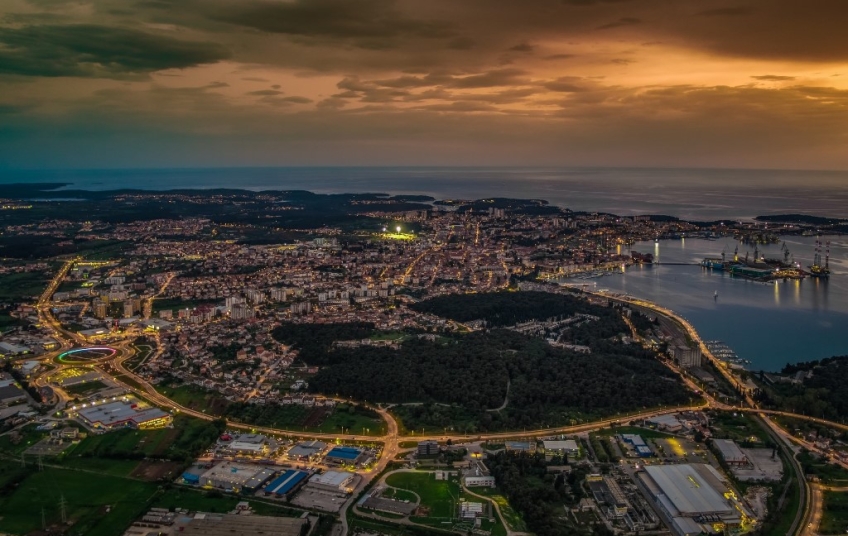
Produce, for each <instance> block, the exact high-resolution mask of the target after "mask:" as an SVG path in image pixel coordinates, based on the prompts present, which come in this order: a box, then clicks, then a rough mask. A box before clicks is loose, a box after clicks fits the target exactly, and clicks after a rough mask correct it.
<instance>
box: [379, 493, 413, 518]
mask: <svg viewBox="0 0 848 536" xmlns="http://www.w3.org/2000/svg"><path fill="white" fill-rule="evenodd" d="M382 496H383V497H385V498H386V499H394V500H396V501H409V502H411V503H414V502H418V496H417V495H415V494H414V493H413V492H411V491H407V490H405V489H397V488H388V489H386V490H385V491H383V495H382ZM401 517H403V516H401Z"/></svg>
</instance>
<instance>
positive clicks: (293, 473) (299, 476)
mask: <svg viewBox="0 0 848 536" xmlns="http://www.w3.org/2000/svg"><path fill="white" fill-rule="evenodd" d="M308 476H309V473H306V472H305V471H297V470H294V469H289V470H287V471H284V472H283V474H281V475H280V476H278V477H277V478H275V479H274V480H272V481H271V482H270V483H269V484H268V485H267V486H265V489H264V490H263V491H264V492H265V495H276V496H277V497H283V496H284V495H286V494H287V493H290V492H292V491H295V490H297V488H299V487H300V486H301V485H303V484H304V483H305V482H306V477H308Z"/></svg>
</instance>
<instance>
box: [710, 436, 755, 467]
mask: <svg viewBox="0 0 848 536" xmlns="http://www.w3.org/2000/svg"><path fill="white" fill-rule="evenodd" d="M713 446H714V447H715V448H716V450H718V453H719V455H720V456H721V459H722V460H724V462H725V463H726V464H727V465H749V463H750V462H749V460H748V457H747V456H746V455H745V453H744V452H742V449H740V448H739V445H737V444H736V443H735V442H733V441H731V440H729V439H713Z"/></svg>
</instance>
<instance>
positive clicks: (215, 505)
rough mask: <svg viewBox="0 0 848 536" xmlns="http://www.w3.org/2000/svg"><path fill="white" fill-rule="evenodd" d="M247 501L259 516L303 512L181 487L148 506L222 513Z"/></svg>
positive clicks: (279, 515)
mask: <svg viewBox="0 0 848 536" xmlns="http://www.w3.org/2000/svg"><path fill="white" fill-rule="evenodd" d="M244 500H247V501H248V502H249V503H250V507H251V508H252V509H253V510H254V511H255V512H256V513H257V514H259V515H265V516H278V517H299V516H300V515H301V514H302V513H303V512H302V511H300V510H295V509H292V508H287V507H285V506H280V505H276V504H268V503H265V502H259V501H257V500H253V498H252V497H248V498H246V499H245V498H244V497H236V496H234V495H225V494H222V493H218V492H214V491H213V492H207V491H200V490H194V489H190V488H183V487H173V488H170V489H168V490H165V491H164V492H163V493H161V494H160V495H157V496H156V498H155V499H154V500H153V503H152V504H151V505H150V506H152V507H158V508H167V509H169V510H174V509H175V508H185V509H187V510H191V511H202V512H215V513H223V512H229V511H231V510H234V509H235V507H236V504H238V503H239V502H240V501H244Z"/></svg>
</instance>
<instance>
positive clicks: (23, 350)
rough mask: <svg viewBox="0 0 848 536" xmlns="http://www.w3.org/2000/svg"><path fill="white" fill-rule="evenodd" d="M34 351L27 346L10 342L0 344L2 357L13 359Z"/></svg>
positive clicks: (0, 355)
mask: <svg viewBox="0 0 848 536" xmlns="http://www.w3.org/2000/svg"><path fill="white" fill-rule="evenodd" d="M31 351H32V350H30V348H28V347H26V346H21V345H18V344H12V343H10V342H6V341H3V342H0V357H12V356H16V355H23V354H28V353H30V352H31Z"/></svg>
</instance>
